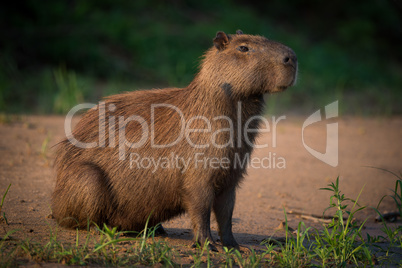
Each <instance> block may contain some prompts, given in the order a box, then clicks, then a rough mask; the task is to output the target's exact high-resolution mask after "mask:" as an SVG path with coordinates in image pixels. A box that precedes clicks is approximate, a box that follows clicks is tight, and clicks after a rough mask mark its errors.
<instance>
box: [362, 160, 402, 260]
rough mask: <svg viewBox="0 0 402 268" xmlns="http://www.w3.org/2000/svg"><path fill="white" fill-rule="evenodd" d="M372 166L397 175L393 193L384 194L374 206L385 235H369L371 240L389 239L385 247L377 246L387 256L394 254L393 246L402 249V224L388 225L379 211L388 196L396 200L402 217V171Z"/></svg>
mask: <svg viewBox="0 0 402 268" xmlns="http://www.w3.org/2000/svg"><path fill="white" fill-rule="evenodd" d="M371 168H375V169H379V170H382V171H385V172H388V173H390V174H392V175H393V176H395V177H396V181H395V188H394V189H393V190H392V194H390V195H384V196H383V197H382V198H381V200H380V202H379V203H378V205H377V207H376V208H374V210H375V211H376V212H377V214H378V215H379V217H380V219H381V222H382V225H383V227H382V228H381V231H382V232H383V233H384V234H385V237H384V236H378V237H371V236H368V239H369V240H371V241H380V240H381V241H388V242H389V244H388V246H387V247H385V248H383V247H380V246H376V245H375V246H376V247H377V248H378V249H379V250H380V252H383V253H385V255H386V256H390V255H392V254H393V253H394V252H393V247H395V246H396V247H397V248H399V249H402V225H399V226H398V227H395V228H392V227H390V226H388V224H387V221H386V220H385V219H384V216H383V214H382V213H381V212H380V211H379V207H380V205H381V203H382V201H383V200H384V199H385V198H386V197H390V198H392V199H393V200H394V201H395V205H396V209H397V211H398V213H397V214H399V217H402V173H399V175H398V174H396V173H394V172H392V171H389V170H386V169H382V168H376V167H371Z"/></svg>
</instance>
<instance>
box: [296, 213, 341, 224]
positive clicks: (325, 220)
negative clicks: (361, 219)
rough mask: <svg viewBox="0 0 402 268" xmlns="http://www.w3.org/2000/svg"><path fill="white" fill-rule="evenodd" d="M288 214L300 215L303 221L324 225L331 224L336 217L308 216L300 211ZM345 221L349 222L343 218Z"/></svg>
mask: <svg viewBox="0 0 402 268" xmlns="http://www.w3.org/2000/svg"><path fill="white" fill-rule="evenodd" d="M288 214H294V215H300V217H301V218H302V219H306V220H313V221H316V222H317V221H319V222H323V223H330V222H331V221H332V219H333V218H334V217H332V216H326V215H321V216H319V215H315V214H308V215H306V214H305V213H301V212H298V211H289V212H288ZM343 219H344V220H347V218H343Z"/></svg>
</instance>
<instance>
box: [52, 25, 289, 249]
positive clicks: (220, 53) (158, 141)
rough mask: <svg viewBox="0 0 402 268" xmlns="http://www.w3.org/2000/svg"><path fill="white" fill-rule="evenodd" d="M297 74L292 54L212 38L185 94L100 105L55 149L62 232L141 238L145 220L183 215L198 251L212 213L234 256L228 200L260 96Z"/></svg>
mask: <svg viewBox="0 0 402 268" xmlns="http://www.w3.org/2000/svg"><path fill="white" fill-rule="evenodd" d="M296 74H297V58H296V55H295V53H294V52H293V51H292V50H291V49H290V48H288V47H286V46H284V45H282V44H280V43H278V42H274V41H271V40H268V39H267V38H265V37H262V36H254V35H246V34H243V33H242V32H241V31H237V32H236V34H234V35H227V34H225V33H224V32H218V33H217V34H216V37H215V38H214V39H213V46H212V47H211V48H210V49H209V50H208V51H207V52H206V53H205V55H204V58H203V60H202V63H201V66H200V70H199V72H198V74H197V75H196V76H195V78H194V80H193V81H192V82H191V83H190V84H189V85H188V86H187V87H185V88H166V89H154V90H143V91H134V92H128V93H124V94H119V95H115V96H111V97H108V98H106V99H105V100H104V102H101V103H100V104H99V105H98V106H96V107H94V108H92V109H91V110H89V111H88V112H86V113H85V114H84V115H83V117H82V118H81V120H80V121H79V123H78V124H77V126H76V127H75V129H74V131H73V132H72V135H71V136H69V137H67V139H65V140H64V141H62V142H61V143H60V144H59V145H58V147H57V152H56V160H55V167H56V173H57V182H56V187H55V190H54V193H53V196H52V209H53V215H54V217H55V218H56V220H57V221H58V222H59V223H60V225H62V226H66V227H73V228H75V227H86V226H87V223H88V222H90V223H96V224H98V225H102V224H103V223H105V224H108V225H110V226H117V227H119V228H120V229H122V230H134V231H140V230H142V229H143V228H144V227H145V224H146V223H147V221H148V226H155V225H157V224H159V223H161V222H164V221H166V220H168V219H171V218H172V217H175V216H178V215H180V214H183V213H187V214H188V215H189V216H190V218H191V223H192V226H193V231H194V237H195V242H199V243H201V244H202V243H204V242H205V240H206V239H208V240H209V241H211V242H213V239H212V237H211V231H210V217H211V212H213V213H214V214H215V218H216V221H217V223H218V228H219V235H220V237H221V242H222V244H223V245H224V246H227V247H238V243H237V242H236V240H235V238H234V237H233V233H232V213H233V208H234V205H235V194H236V188H237V187H238V185H239V183H240V181H241V180H242V178H243V177H244V174H245V171H246V170H245V169H246V165H244V162H243V164H242V161H243V159H245V157H247V156H248V155H249V154H250V153H251V151H252V149H253V142H254V140H255V138H256V135H257V134H256V132H257V131H256V129H257V128H258V125H259V122H260V120H259V116H260V115H261V114H262V111H263V105H264V100H263V94H264V93H272V92H279V91H282V90H284V89H286V88H287V87H289V86H291V85H293V84H294V83H295V80H296ZM245 129H248V130H250V129H254V131H243V130H245ZM72 137H73V138H74V139H73V141H74V142H72V139H71V138H72ZM82 144H84V146H82ZM236 160H241V161H240V162H237V163H236ZM161 230H163V229H162V228H161Z"/></svg>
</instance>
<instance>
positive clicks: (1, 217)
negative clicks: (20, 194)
mask: <svg viewBox="0 0 402 268" xmlns="http://www.w3.org/2000/svg"><path fill="white" fill-rule="evenodd" d="M10 187H11V183H10V184H9V185H8V187H7V190H6V191H5V192H4V194H3V197H2V198H1V203H0V223H1V221H3V220H4V222H5V223H6V224H7V225H8V221H7V217H6V213H5V212H3V215H2V214H1V212H2V211H1V209H2V208H3V204H4V200H5V199H6V196H7V193H8V190H10Z"/></svg>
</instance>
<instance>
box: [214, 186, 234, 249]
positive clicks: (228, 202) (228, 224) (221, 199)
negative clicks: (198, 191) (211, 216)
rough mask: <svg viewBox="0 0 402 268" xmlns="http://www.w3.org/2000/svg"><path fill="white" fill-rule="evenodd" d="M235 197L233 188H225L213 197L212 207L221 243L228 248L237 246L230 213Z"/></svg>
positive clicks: (231, 212)
mask: <svg viewBox="0 0 402 268" xmlns="http://www.w3.org/2000/svg"><path fill="white" fill-rule="evenodd" d="M235 198H236V197H235V189H230V190H225V191H224V192H222V193H221V194H220V195H218V196H217V197H216V198H215V201H214V207H213V208H214V213H215V218H216V221H217V222H218V228H219V235H220V237H221V241H222V244H223V246H225V247H229V248H238V247H239V244H238V243H237V242H236V240H235V238H234V236H233V232H232V214H233V208H234V204H235Z"/></svg>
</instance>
